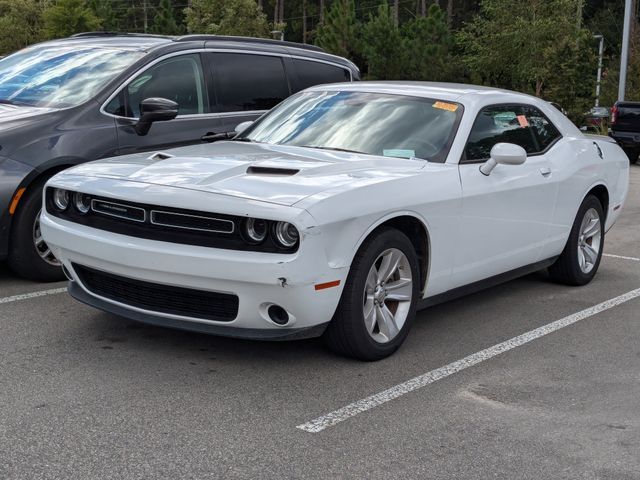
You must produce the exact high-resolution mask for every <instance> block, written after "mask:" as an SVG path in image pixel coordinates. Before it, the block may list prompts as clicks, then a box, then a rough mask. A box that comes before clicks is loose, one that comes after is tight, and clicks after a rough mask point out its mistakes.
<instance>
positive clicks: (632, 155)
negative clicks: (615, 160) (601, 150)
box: [623, 148, 640, 163]
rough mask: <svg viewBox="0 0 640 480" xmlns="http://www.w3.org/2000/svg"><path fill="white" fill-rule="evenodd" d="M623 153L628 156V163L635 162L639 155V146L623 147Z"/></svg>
mask: <svg viewBox="0 0 640 480" xmlns="http://www.w3.org/2000/svg"><path fill="white" fill-rule="evenodd" d="M623 150H624V153H626V154H627V157H629V162H630V163H636V162H637V161H638V156H639V155H640V148H624V149H623Z"/></svg>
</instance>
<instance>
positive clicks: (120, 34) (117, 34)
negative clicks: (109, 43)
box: [69, 31, 173, 39]
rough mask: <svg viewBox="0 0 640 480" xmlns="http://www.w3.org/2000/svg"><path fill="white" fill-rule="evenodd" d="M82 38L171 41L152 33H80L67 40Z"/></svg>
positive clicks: (166, 36)
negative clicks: (138, 38)
mask: <svg viewBox="0 0 640 480" xmlns="http://www.w3.org/2000/svg"><path fill="white" fill-rule="evenodd" d="M83 37H153V38H166V39H171V38H173V37H171V36H170V35H155V34H153V33H128V32H108V31H104V32H103V31H99V32H81V33H76V34H74V35H71V37H69V38H83Z"/></svg>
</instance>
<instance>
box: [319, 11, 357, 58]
mask: <svg viewBox="0 0 640 480" xmlns="http://www.w3.org/2000/svg"><path fill="white" fill-rule="evenodd" d="M361 29H362V26H361V24H360V23H359V22H358V21H357V19H356V7H355V4H354V1H353V0H334V2H333V4H332V5H331V8H330V9H329V11H328V12H327V13H326V15H325V16H324V23H323V24H322V25H321V26H320V28H319V29H318V31H317V35H316V44H317V45H319V46H320V47H322V48H324V49H325V50H327V51H328V52H331V53H334V54H336V55H340V56H342V57H346V58H350V59H351V60H353V61H354V62H356V63H358V60H359V59H360V56H361V42H360V33H361Z"/></svg>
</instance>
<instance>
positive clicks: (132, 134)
mask: <svg viewBox="0 0 640 480" xmlns="http://www.w3.org/2000/svg"><path fill="white" fill-rule="evenodd" d="M206 86H207V82H206V80H205V75H204V69H203V67H202V61H201V56H200V54H198V53H190V54H183V55H176V56H172V57H169V58H165V59H163V60H161V61H159V62H158V63H156V64H153V65H151V66H150V67H149V68H147V69H146V70H144V71H143V72H141V73H139V74H138V75H137V76H136V77H134V78H133V79H132V80H131V81H129V82H128V83H127V84H126V86H125V87H124V88H122V90H121V91H120V92H119V94H118V95H117V96H116V97H115V98H113V99H112V100H111V101H110V102H109V104H108V105H107V106H106V108H105V111H106V112H107V113H110V114H112V115H114V116H115V123H116V129H117V134H118V145H119V150H118V153H119V154H120V155H123V154H127V153H135V152H141V151H148V150H160V149H167V148H172V147H177V146H181V145H189V144H194V143H200V142H201V141H202V137H203V136H205V135H211V134H212V133H219V132H220V131H222V125H221V122H220V119H219V118H218V117H219V116H218V115H217V114H215V113H211V112H210V102H209V98H208V91H207V87H206ZM152 97H161V98H166V99H169V100H172V101H174V102H176V103H177V104H178V116H177V117H176V118H175V119H173V120H169V121H162V122H154V123H153V124H152V125H151V129H150V130H149V133H148V134H146V135H138V134H137V133H136V131H135V129H134V128H133V127H134V125H135V124H136V122H137V119H138V118H139V117H140V102H142V100H144V99H146V98H152Z"/></svg>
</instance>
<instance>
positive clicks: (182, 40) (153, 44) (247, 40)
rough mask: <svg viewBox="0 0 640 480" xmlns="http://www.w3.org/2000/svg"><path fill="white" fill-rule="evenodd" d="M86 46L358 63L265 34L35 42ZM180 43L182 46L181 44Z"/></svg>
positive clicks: (82, 36) (88, 35)
mask: <svg viewBox="0 0 640 480" xmlns="http://www.w3.org/2000/svg"><path fill="white" fill-rule="evenodd" d="M45 45H46V46H69V45H73V46H78V45H79V46H86V47H89V48H91V47H93V48H118V49H123V50H129V51H151V50H156V51H157V50H162V51H164V49H170V50H171V51H176V50H180V49H182V48H183V49H185V50H188V49H192V48H205V49H214V50H215V49H216V48H222V49H224V48H227V49H228V48H233V49H239V50H252V51H259V52H261V51H264V52H272V53H279V54H283V55H294V56H303V57H308V58H312V59H317V60H324V61H327V62H331V63H337V64H340V65H343V66H345V67H347V68H349V69H351V70H353V71H355V72H358V71H359V70H358V67H357V66H356V65H355V64H353V62H351V61H349V60H347V59H346V58H342V57H338V56H335V55H331V54H329V53H326V52H325V51H324V50H323V49H322V48H320V47H317V46H315V45H309V44H301V43H294V42H285V41H281V40H273V39H268V38H253V37H238V36H227V35H197V34H194V35H182V36H170V35H152V34H141V33H114V32H85V33H78V34H76V35H73V36H71V37H68V38H61V39H58V40H50V41H47V42H43V43H40V44H38V46H45ZM181 46H182V48H181Z"/></svg>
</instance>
